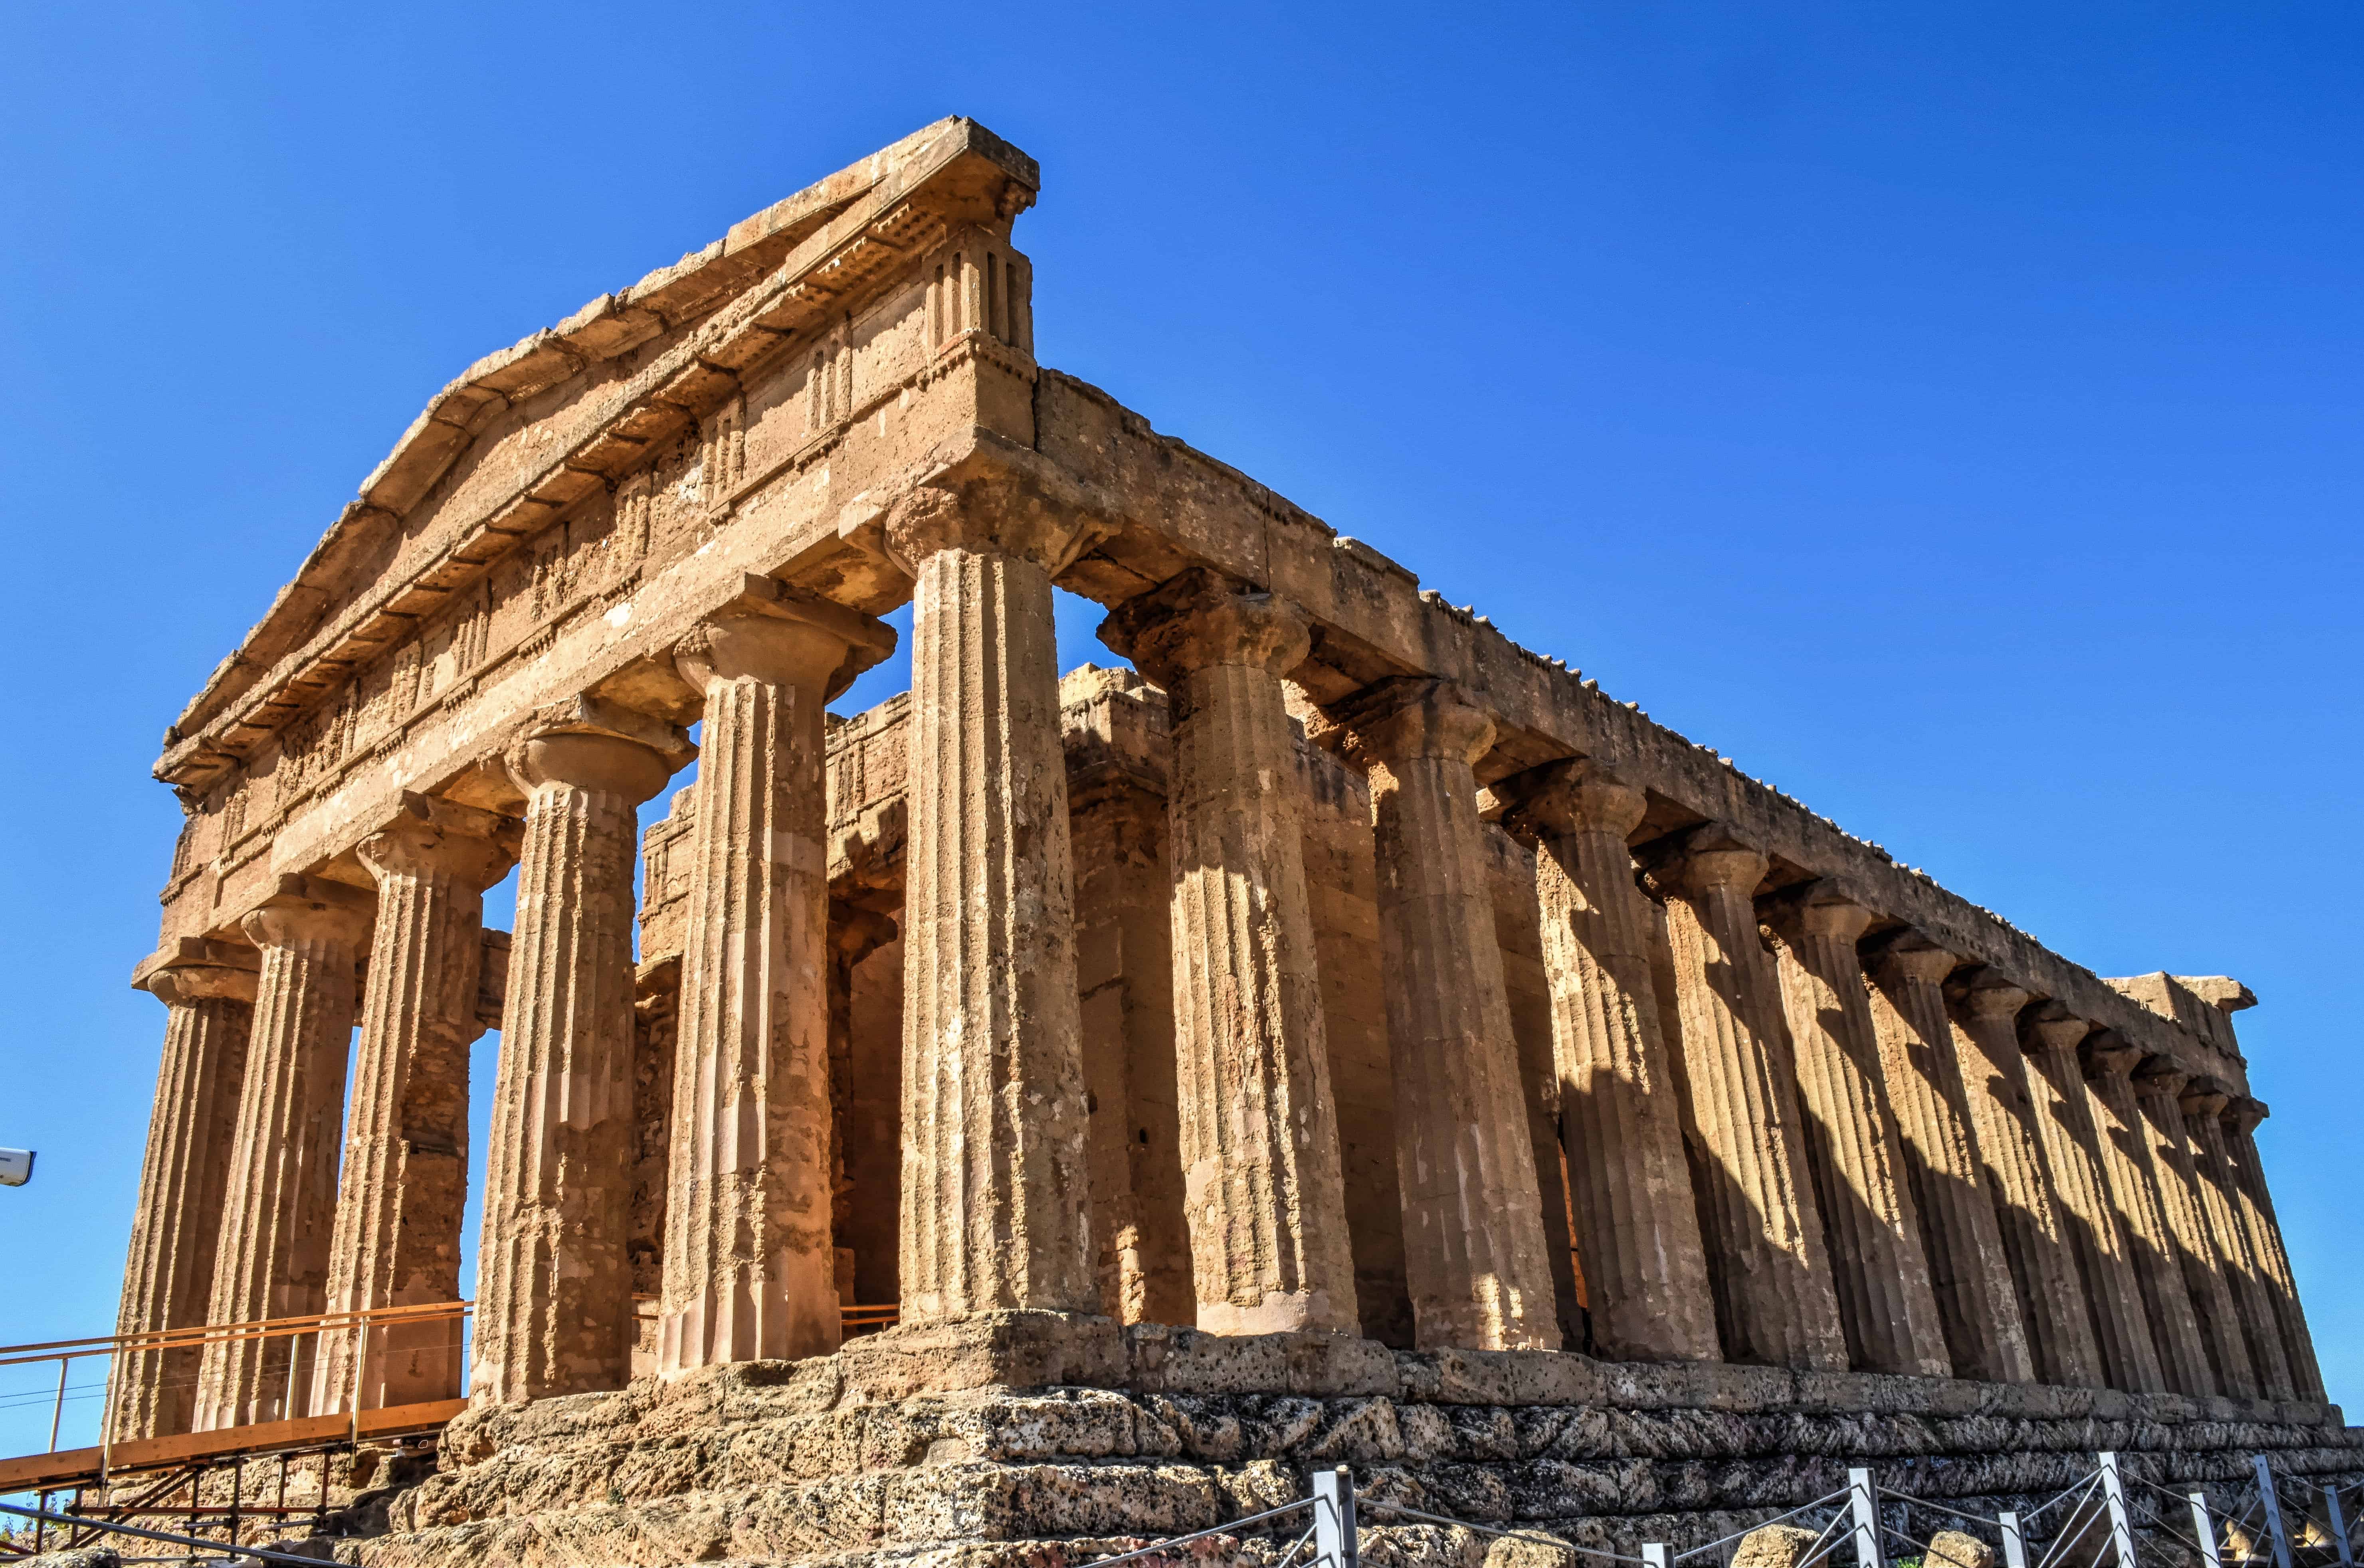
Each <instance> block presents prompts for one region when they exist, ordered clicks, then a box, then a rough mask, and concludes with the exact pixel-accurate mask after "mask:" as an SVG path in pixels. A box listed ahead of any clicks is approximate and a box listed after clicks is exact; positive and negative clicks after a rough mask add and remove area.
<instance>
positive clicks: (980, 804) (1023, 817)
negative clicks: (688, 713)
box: [888, 490, 1099, 1323]
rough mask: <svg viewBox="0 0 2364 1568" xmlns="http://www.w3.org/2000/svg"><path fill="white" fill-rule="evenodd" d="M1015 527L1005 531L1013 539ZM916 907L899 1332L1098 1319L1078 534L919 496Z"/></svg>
mask: <svg viewBox="0 0 2364 1568" xmlns="http://www.w3.org/2000/svg"><path fill="white" fill-rule="evenodd" d="M1003 524H1007V525H1008V526H1007V527H1006V528H1004V527H1001V526H999V525H1003ZM888 541H889V548H890V549H891V550H894V552H895V553H896V555H897V557H898V559H899V560H900V561H902V562H903V563H904V565H905V566H906V568H907V570H909V572H910V573H912V575H913V577H914V578H915V579H916V580H917V583H916V588H915V590H914V595H913V610H912V635H911V720H910V741H909V759H910V761H909V777H910V786H911V787H910V795H909V813H910V828H909V833H910V839H909V851H907V861H906V863H907V865H908V866H909V873H908V879H907V881H906V883H905V886H904V904H903V953H904V957H903V1186H902V1237H901V1245H902V1270H901V1287H902V1294H903V1300H902V1307H903V1320H904V1321H905V1322H906V1323H911V1322H922V1321H928V1320H932V1319H939V1318H955V1317H959V1316H962V1315H964V1314H967V1313H974V1312H985V1311H991V1310H997V1309H1009V1308H1044V1309H1052V1310H1059V1311H1070V1312H1093V1311H1096V1310H1097V1309H1098V1305H1099V1292H1098V1283H1097V1281H1096V1280H1095V1278H1094V1274H1093V1269H1092V1239H1091V1214H1090V1203H1091V1181H1090V1171H1089V1164H1088V1156H1087V1148H1086V1140H1087V1128H1088V1117H1087V1111H1086V1108H1085V1103H1084V1086H1083V1085H1084V1073H1083V1063H1082V1056H1081V1051H1082V1045H1081V1039H1080V1036H1081V1022H1080V1018H1079V1012H1078V1005H1077V1000H1076V951H1075V940H1076V933H1075V925H1076V917H1075V866H1074V857H1073V846H1072V842H1071V840H1070V836H1069V825H1068V820H1067V774H1066V762H1065V753H1064V751H1063V749H1062V746H1061V742H1060V737H1059V681H1058V665H1057V639H1056V635H1055V632H1054V627H1053V624H1052V597H1051V573H1052V570H1053V568H1054V565H1056V564H1057V563H1058V562H1061V561H1062V560H1064V558H1065V554H1066V551H1067V550H1068V549H1069V548H1071V546H1072V545H1073V543H1074V537H1073V528H1072V526H1071V525H1069V524H1066V523H1064V522H1062V521H1060V520H1058V519H1053V518H1045V517H1038V516H1028V517H1009V516H1007V515H1005V514H1003V513H1002V512H1001V510H1000V508H999V507H998V505H996V504H995V502H994V500H993V498H992V497H991V496H990V495H978V494H976V493H974V492H971V493H967V494H963V495H949V494H946V493H944V492H942V491H935V490H922V491H920V493H918V494H917V495H914V496H912V497H910V498H909V499H908V500H907V501H906V502H904V503H902V504H900V505H898V509H897V510H896V512H895V513H894V514H893V515H892V516H890V518H889V521H888Z"/></svg>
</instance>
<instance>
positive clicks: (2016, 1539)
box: [1995, 1509, 2027, 1568]
mask: <svg viewBox="0 0 2364 1568" xmlns="http://www.w3.org/2000/svg"><path fill="white" fill-rule="evenodd" d="M1995 1523H1996V1524H1997V1525H1998V1526H2000V1527H2001V1528H2002V1568H2027V1538H2026V1537H2024V1536H2023V1535H2021V1534H2020V1533H2019V1516H2018V1515H2017V1514H2015V1513H2013V1512H2011V1511H2010V1510H2008V1509H2006V1510H2004V1511H2003V1512H2002V1513H2000V1514H1997V1515H1996V1516H1995Z"/></svg>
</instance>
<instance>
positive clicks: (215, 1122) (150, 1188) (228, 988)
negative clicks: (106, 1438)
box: [109, 943, 256, 1440]
mask: <svg viewBox="0 0 2364 1568" xmlns="http://www.w3.org/2000/svg"><path fill="white" fill-rule="evenodd" d="M206 945H208V946H213V947H217V948H222V949H227V948H228V945H229V944H227V943H213V944H206ZM223 956H225V957H231V956H236V957H241V958H243V959H244V960H245V961H246V962H249V963H251V962H252V954H251V951H250V952H240V953H238V954H229V953H227V952H225V953H224V955H223ZM255 978H256V977H255V972H254V970H253V969H251V968H249V967H246V966H245V964H244V963H240V964H238V965H235V966H234V965H232V964H230V963H190V964H176V965H174V966H173V967H172V968H169V969H163V970H160V971H158V972H157V973H154V974H151V975H150V976H149V977H148V979H147V982H146V984H147V989H148V990H149V991H150V992H151V993H153V994H154V995H155V996H156V999H157V1000H158V1001H160V1002H162V1003H163V1004H164V1007H165V1024H164V1054H163V1060H162V1062H160V1063H159V1064H158V1066H157V1069H156V1099H155V1106H154V1108H153V1109H152V1110H151V1112H150V1114H149V1118H148V1152H147V1157H146V1158H145V1159H144V1160H143V1161H142V1162H141V1163H140V1168H139V1202H138V1207H135V1208H134V1209H133V1210H132V1215H131V1247H130V1252H129V1256H128V1261H127V1262H126V1263H125V1264H124V1269H123V1298H122V1305H121V1306H120V1307H119V1308H118V1309H117V1313H116V1319H115V1331H116V1332H117V1333H118V1334H138V1333H146V1332H152V1331H154V1330H156V1329H187V1328H194V1327H195V1326H197V1325H199V1324H202V1323H204V1322H205V1321H206V1309H207V1308H208V1307H210V1306H211V1305H212V1296H213V1283H214V1254H215V1248H216V1244H217V1241H218V1240H219V1239H220V1236H221V1229H222V1198H223V1193H224V1189H225V1185H226V1183H227V1180H228V1176H229V1163H230V1152H231V1150H232V1148H233V1146H234V1141H235V1139H236V1135H237V1129H238V1111H239V1103H240V1095H239V1089H240V1084H241V1082H242V1081H243V1079H244V1077H245V1075H246V1045H247V1036H248V1032H249V1030H250V1029H251V1026H252V1023H253V1018H254V1008H253V1002H254V994H255ZM198 1360H199V1356H198V1352H197V1351H196V1350H195V1349H194V1348H191V1349H186V1350H170V1351H134V1352H130V1353H128V1354H126V1355H125V1356H124V1357H123V1358H122V1362H121V1365H120V1367H119V1369H118V1370H117V1373H116V1376H115V1389H114V1401H115V1403H114V1408H113V1411H112V1413H111V1415H110V1417H109V1419H110V1421H111V1423H112V1427H113V1432H114V1436H115V1437H116V1439H117V1440H128V1439H134V1438H153V1437H165V1436H169V1435H171V1434H173V1433H175V1432H185V1431H187V1430H188V1429H189V1421H190V1416H191V1413H192V1412H193V1411H194V1410H195V1407H196V1383H197V1363H198Z"/></svg>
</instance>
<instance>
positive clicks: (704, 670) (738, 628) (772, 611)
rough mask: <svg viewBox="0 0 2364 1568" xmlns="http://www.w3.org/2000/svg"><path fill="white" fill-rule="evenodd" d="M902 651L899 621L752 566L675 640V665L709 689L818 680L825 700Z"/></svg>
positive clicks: (699, 686) (694, 682) (815, 684)
mask: <svg viewBox="0 0 2364 1568" xmlns="http://www.w3.org/2000/svg"><path fill="white" fill-rule="evenodd" d="M894 651H895V628H892V627H890V626H888V625H887V624H886V623H885V622H883V621H880V620H877V619H875V618H873V617H869V616H865V615H864V614H862V613H861V612H860V611H858V610H850V609H847V608H846V607H845V606H843V605H841V604H838V603H836V602H835V601H834V600H831V599H829V598H825V597H823V596H822V595H819V594H816V593H813V592H812V591H811V590H809V589H806V588H799V587H796V586H793V585H792V584H786V583H783V582H781V581H780V580H779V579H778V578H776V577H765V576H763V575H761V574H759V573H753V572H750V573H745V574H744V575H743V576H742V578H741V581H740V585H739V591H738V593H737V594H735V595H733V596H732V597H731V598H730V602H728V603H727V604H725V605H723V606H721V607H720V608H719V609H717V610H715V611H714V612H713V613H712V614H711V615H708V617H706V618H705V619H704V620H701V621H700V622H698V624H697V626H696V627H694V628H691V629H690V631H689V633H688V635H686V636H685V637H684V638H683V639H681V640H680V641H679V642H676V643H675V644H674V651H673V654H674V668H675V670H676V671H677V672H679V673H680V675H681V678H682V679H683V680H685V681H686V682H688V683H689V684H691V685H693V686H695V687H697V689H698V690H700V691H701V692H702V691H704V690H705V689H706V688H707V686H708V685H709V684H711V683H713V682H714V681H716V680H726V681H729V680H738V679H742V678H750V679H753V680H759V681H765V682H769V683H770V684H775V685H784V686H802V687H808V688H811V687H818V688H820V694H821V700H822V701H823V702H827V701H829V700H830V699H831V698H832V697H834V696H836V695H838V694H839V693H841V692H842V691H844V690H845V688H846V687H847V686H849V685H852V684H853V678H854V677H855V676H856V675H859V674H860V673H862V672H863V671H864V670H867V669H869V668H870V667H871V666H872V665H874V664H875V663H877V662H879V661H880V660H882V659H885V658H886V657H887V655H888V654H890V653H892V652H894Z"/></svg>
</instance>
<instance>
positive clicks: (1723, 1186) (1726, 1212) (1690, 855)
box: [1651, 823, 1847, 1371]
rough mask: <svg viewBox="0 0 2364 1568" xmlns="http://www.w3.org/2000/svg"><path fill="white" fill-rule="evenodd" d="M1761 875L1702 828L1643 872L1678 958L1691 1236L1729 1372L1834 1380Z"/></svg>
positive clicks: (1742, 847) (1826, 1298) (1843, 1358)
mask: <svg viewBox="0 0 2364 1568" xmlns="http://www.w3.org/2000/svg"><path fill="white" fill-rule="evenodd" d="M1765 867H1766V860H1765V856H1764V854H1763V853H1762V852H1761V851H1758V850H1756V849H1755V848H1753V847H1752V846H1750V845H1747V844H1745V843H1743V842H1741V841H1740V840H1738V839H1737V838H1735V837H1734V836H1733V834H1732V833H1731V831H1730V830H1729V829H1727V828H1724V827H1723V825H1722V824H1720V823H1708V824H1706V825H1705V826H1703V827H1700V828H1692V829H1691V830H1690V831H1689V832H1687V833H1685V834H1683V835H1682V836H1681V837H1680V839H1679V840H1678V842H1677V843H1676V845H1675V846H1674V847H1673V849H1672V851H1671V853H1669V854H1667V855H1666V856H1665V857H1663V858H1661V859H1660V860H1659V861H1657V862H1656V864H1655V865H1654V866H1653V867H1652V870H1651V880H1652V882H1653V883H1654V884H1656V886H1657V887H1658V889H1659V890H1660V892H1661V894H1662V895H1663V897H1664V899H1665V902H1666V906H1667V938H1668V940H1669V941H1670V942H1671V943H1672V945H1673V949H1674V973H1675V997H1676V1006H1678V1009H1679V1011H1680V1015H1681V1026H1682V1050H1681V1053H1680V1062H1681V1067H1680V1072H1679V1074H1678V1076H1679V1081H1680V1083H1681V1084H1682V1089H1683V1095H1684V1103H1685V1109H1686V1114H1687V1117H1688V1125H1689V1130H1690V1137H1691V1141H1692V1158H1693V1161H1694V1165H1693V1181H1694V1184H1695V1185H1696V1186H1697V1188H1698V1192H1699V1200H1700V1218H1701V1232H1702V1234H1703V1235H1704V1237H1705V1239H1706V1241H1707V1247H1708V1255H1709V1257H1710V1258H1711V1259H1712V1260H1713V1264H1712V1267H1711V1269H1710V1275H1711V1278H1712V1280H1713V1282H1714V1285H1715V1306H1716V1322H1717V1327H1718V1328H1719V1329H1721V1331H1722V1337H1723V1353H1724V1357H1725V1359H1726V1360H1728V1361H1736V1362H1760V1363H1762V1364H1764V1365H1767V1366H1792V1367H1800V1368H1814V1369H1829V1370H1840V1371H1843V1370H1845V1367H1846V1364H1847V1345H1846V1337H1845V1330H1844V1329H1841V1327H1840V1324H1839V1307H1838V1296H1837V1295H1836V1293H1835V1292H1834V1290H1833V1288H1832V1284H1831V1263H1830V1253H1829V1251H1828V1249H1827V1248H1826V1246H1825V1245H1824V1243H1823V1223H1822V1216H1821V1215H1820V1214H1819V1213H1818V1212H1817V1209H1816V1206H1815V1203H1814V1194H1813V1187H1812V1178H1811V1177H1810V1176H1809V1175H1808V1174H1807V1171H1806V1162H1805V1156H1804V1152H1803V1150H1802V1148H1801V1130H1802V1129H1801V1127H1800V1125H1799V1120H1800V1118H1799V1111H1798V1099H1797V1091H1796V1088H1795V1080H1796V1067H1795V1063H1794V1062H1793V1060H1792V1057H1791V1054H1790V1043H1789V1039H1788V1027H1787V1024H1786V1023H1785V1021H1784V1019H1783V1018H1782V1013H1781V990H1780V982H1779V979H1778V978H1777V977H1776V974H1775V972H1774V968H1773V959H1772V955H1771V954H1769V953H1767V951H1765V943H1764V940H1763V939H1762V938H1761V937H1759V936H1758V934H1757V929H1756V904H1755V896H1756V884H1758V883H1759V882H1761V881H1763V880H1764V878H1765Z"/></svg>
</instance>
